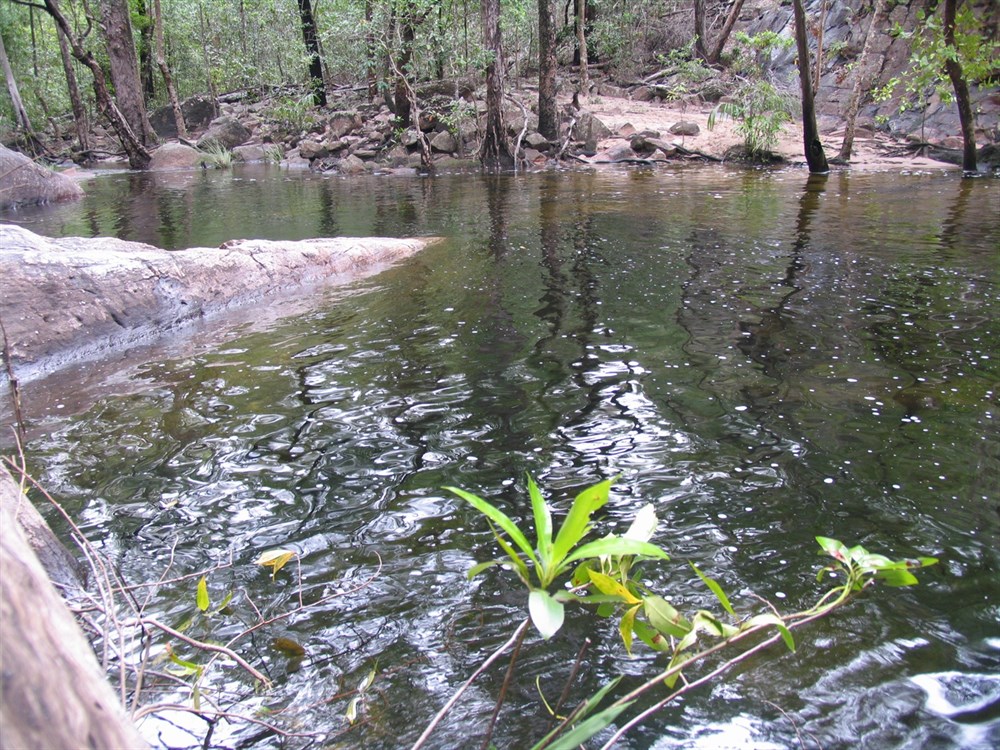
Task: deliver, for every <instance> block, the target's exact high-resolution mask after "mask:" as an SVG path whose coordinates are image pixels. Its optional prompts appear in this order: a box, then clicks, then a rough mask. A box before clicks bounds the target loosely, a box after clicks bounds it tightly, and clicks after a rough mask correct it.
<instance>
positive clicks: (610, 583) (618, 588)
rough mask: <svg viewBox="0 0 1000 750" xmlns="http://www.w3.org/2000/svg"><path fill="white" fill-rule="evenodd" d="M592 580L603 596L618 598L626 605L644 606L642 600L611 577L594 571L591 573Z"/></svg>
mask: <svg viewBox="0 0 1000 750" xmlns="http://www.w3.org/2000/svg"><path fill="white" fill-rule="evenodd" d="M590 580H591V581H592V582H593V584H594V586H596V587H597V590H598V591H600V592H601V593H602V594H607V595H608V596H617V597H618V598H619V599H621V600H622V601H623V602H625V603H626V604H642V600H641V599H639V598H638V597H637V596H635V595H634V594H633V593H632V592H631V591H629V590H628V589H627V588H625V586H623V585H622V584H621V583H620V582H618V581H616V580H615V579H614V578H612V577H611V576H606V575H604V574H603V573H598V572H597V571H596V570H592V571H590Z"/></svg>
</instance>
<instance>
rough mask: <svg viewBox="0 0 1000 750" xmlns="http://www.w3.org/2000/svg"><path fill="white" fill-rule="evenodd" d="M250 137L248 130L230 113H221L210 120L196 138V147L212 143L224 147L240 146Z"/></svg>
mask: <svg viewBox="0 0 1000 750" xmlns="http://www.w3.org/2000/svg"><path fill="white" fill-rule="evenodd" d="M248 138H250V131H249V130H247V129H246V128H245V127H244V126H243V123H241V122H240V121H239V120H237V119H236V118H235V117H233V116H232V115H223V116H222V117H217V118H215V119H214V120H212V122H211V124H210V125H209V126H208V130H206V131H205V134H204V135H203V136H202V137H201V138H199V139H198V148H201V149H204V148H211V147H212V146H213V145H218V146H221V147H222V148H224V149H227V150H229V149H232V148H235V147H236V146H241V145H243V144H244V143H246V142H247V139H248Z"/></svg>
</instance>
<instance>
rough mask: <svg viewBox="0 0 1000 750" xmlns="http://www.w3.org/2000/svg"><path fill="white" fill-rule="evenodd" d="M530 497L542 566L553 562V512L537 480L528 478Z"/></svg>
mask: <svg viewBox="0 0 1000 750" xmlns="http://www.w3.org/2000/svg"><path fill="white" fill-rule="evenodd" d="M528 495H529V496H530V497H531V512H532V514H533V515H534V517H535V534H536V535H537V549H538V557H539V559H540V560H541V563H542V566H543V567H545V566H548V565H550V564H551V562H552V512H551V511H550V510H549V506H548V503H546V502H545V498H544V497H542V492H541V490H539V489H538V485H537V484H535V480H534V479H532V478H531V476H530V475H529V476H528Z"/></svg>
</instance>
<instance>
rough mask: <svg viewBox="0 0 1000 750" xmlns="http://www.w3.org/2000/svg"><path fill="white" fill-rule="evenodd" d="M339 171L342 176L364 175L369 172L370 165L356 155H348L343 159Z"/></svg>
mask: <svg viewBox="0 0 1000 750" xmlns="http://www.w3.org/2000/svg"><path fill="white" fill-rule="evenodd" d="M338 169H339V170H340V173H341V174H364V173H365V172H367V171H368V165H367V164H365V163H364V162H363V161H362V160H361V159H360V158H358V157H357V156H355V155H354V154H348V155H347V156H345V157H344V158H343V159H341V161H340V165H339V166H338Z"/></svg>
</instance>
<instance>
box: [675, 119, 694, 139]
mask: <svg viewBox="0 0 1000 750" xmlns="http://www.w3.org/2000/svg"><path fill="white" fill-rule="evenodd" d="M670 132H671V133H672V134H673V135H698V133H700V132H701V128H699V127H698V123H696V122H691V121H689V120H681V121H680V122H675V123H674V124H673V125H671V126H670Z"/></svg>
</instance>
